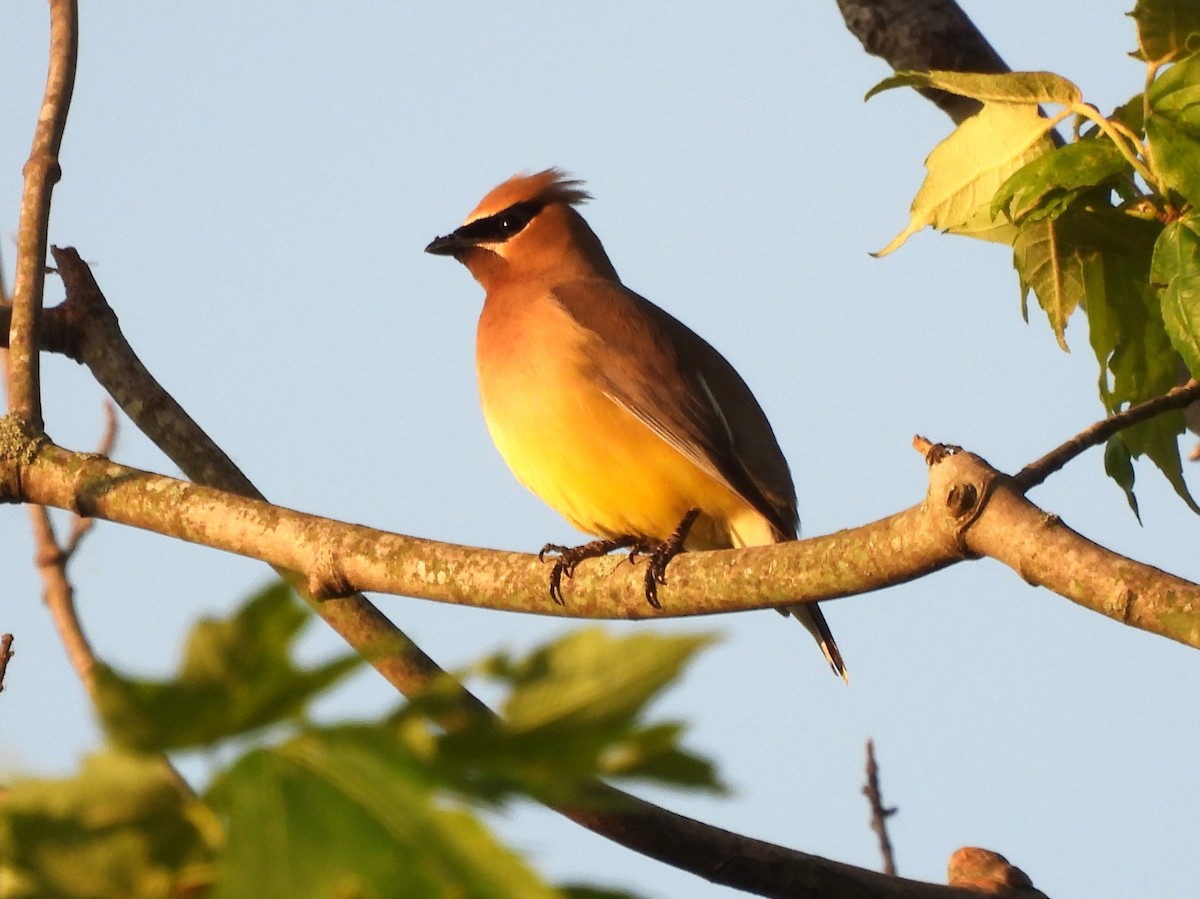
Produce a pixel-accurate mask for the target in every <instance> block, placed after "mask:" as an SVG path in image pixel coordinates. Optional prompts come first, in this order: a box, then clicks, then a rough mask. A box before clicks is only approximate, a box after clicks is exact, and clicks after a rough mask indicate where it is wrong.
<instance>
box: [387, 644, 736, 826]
mask: <svg viewBox="0 0 1200 899" xmlns="http://www.w3.org/2000/svg"><path fill="white" fill-rule="evenodd" d="M709 642H711V638H710V637H708V636H684V637H663V636H658V635H655V634H651V633H641V634H636V635H632V636H629V637H622V638H617V637H612V636H610V635H609V634H608V633H607V632H606V631H604V630H603V629H602V628H599V627H591V628H586V629H583V630H580V631H576V632H573V633H571V634H568V635H567V636H566V637H564V638H562V639H560V640H557V641H555V642H553V643H551V644H549V645H547V646H544V647H541V648H539V649H538V650H536V651H534V652H533V653H531V654H529V655H528V656H527V657H525V658H522V659H512V658H509V657H508V656H504V655H499V656H496V657H493V658H492V659H491V660H489V661H488V662H487V663H486V664H485V665H483V666H481V668H482V671H483V672H484V673H486V674H488V675H490V676H491V677H492V678H494V679H498V680H501V681H502V682H504V683H506V684H507V685H508V686H509V687H510V693H509V696H508V699H507V700H506V701H505V703H504V708H505V717H504V718H502V719H501V718H485V717H479V716H476V717H474V718H472V719H471V720H470V721H469V723H467V724H466V725H465V726H464V727H461V728H459V729H457V730H455V731H454V732H452V733H448V734H444V735H440V736H438V737H436V739H435V740H434V742H435V745H434V746H433V748H429V746H428V742H429V740H430V738H429V737H427V736H426V735H425V733H424V731H422V730H415V731H414V730H412V729H409V730H407V731H405V734H406V736H407V737H408V738H409V739H410V740H411V741H412V745H413V747H414V748H413V751H414V752H417V753H422V752H423V753H425V755H426V756H427V757H428V758H429V759H430V764H432V765H435V766H437V770H438V771H439V773H440V775H441V776H442V777H444V778H445V780H446V781H447V782H449V783H452V784H454V786H455V788H456V789H459V790H460V791H461V792H463V793H464V794H466V795H470V796H475V797H480V798H483V799H486V800H488V801H493V802H496V801H500V800H502V799H504V798H505V797H507V796H509V795H511V794H513V793H518V794H524V795H530V796H533V797H535V798H538V799H540V800H542V801H544V802H550V803H573V804H582V803H594V802H595V801H596V795H595V792H594V791H593V790H592V789H591V786H590V784H591V780H592V779H594V778H596V777H607V778H625V779H631V778H633V779H639V780H647V781H654V782H657V783H660V784H663V785H667V786H677V787H679V786H681V787H688V788H696V789H706V790H712V791H720V790H722V789H723V787H722V786H721V784H720V782H719V781H718V779H717V774H716V772H715V770H714V768H713V765H712V763H711V762H710V761H708V760H707V759H704V758H702V757H700V756H696V755H693V754H691V753H690V752H688V751H686V750H684V749H683V748H681V747H680V746H679V741H680V738H681V735H682V732H683V728H682V727H681V726H680V725H678V724H673V723H653V724H646V723H643V712H644V710H645V707H646V705H647V704H648V702H649V701H650V700H651V699H652V698H653V697H654V696H655V695H657V694H658V693H659V692H660V691H661V690H662V689H663V688H664V687H666V686H667V685H669V684H670V683H671V682H672V681H673V680H674V678H675V677H677V676H678V674H679V673H680V671H681V670H682V668H683V666H684V664H685V663H686V662H687V661H688V660H689V659H690V658H691V657H692V656H693V655H694V654H695V653H696V652H697V651H698V650H699V649H700V648H701V647H703V646H705V645H707V644H708V643H709ZM422 706H423V703H422V702H421V701H420V700H418V702H417V703H415V704H414V706H413V708H415V709H417V710H420V709H421V707H422ZM406 717H411V710H406V711H405V713H404V714H403V715H402V716H401V718H402V719H403V718H406ZM401 725H402V726H404V722H403V721H401Z"/></svg>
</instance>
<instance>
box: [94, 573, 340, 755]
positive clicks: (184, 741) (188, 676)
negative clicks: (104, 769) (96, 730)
mask: <svg viewBox="0 0 1200 899" xmlns="http://www.w3.org/2000/svg"><path fill="white" fill-rule="evenodd" d="M309 620H310V616H309V613H308V611H307V610H306V609H305V608H304V607H303V606H302V605H301V604H300V603H299V602H297V601H296V599H295V598H294V596H293V595H292V592H291V590H290V588H288V587H287V585H286V584H283V583H282V582H279V583H276V584H273V585H271V586H269V587H267V588H266V589H264V590H262V591H260V592H259V593H257V594H256V595H254V596H252V597H251V598H250V599H249V600H248V601H247V602H246V604H245V605H243V606H242V607H241V608H240V609H239V610H238V611H237V612H235V613H234V614H233V615H232V616H231V617H229V618H225V619H220V620H213V619H208V620H203V621H200V622H199V623H198V624H197V625H196V627H195V628H194V629H193V631H192V633H191V635H190V637H189V639H188V644H187V649H186V651H185V655H184V660H183V663H182V665H181V666H180V669H179V672H178V674H177V675H176V676H175V678H174V679H172V680H169V681H155V680H142V679H136V678H130V677H127V676H125V675H122V674H120V673H118V672H117V671H116V670H115V669H113V668H111V667H109V666H107V665H98V666H97V667H96V669H95V681H96V707H97V709H98V710H99V712H100V717H101V720H102V722H103V724H104V728H105V731H106V733H107V734H108V736H109V737H110V739H112V740H113V742H115V743H116V744H117V745H119V746H124V747H127V748H132V749H138V750H143V751H165V750H169V749H182V748H187V747H195V746H209V745H211V744H213V743H216V742H217V741H219V740H222V739H224V738H226V737H230V736H234V735H236V734H243V733H246V732H248V731H251V730H255V729H257V728H261V727H265V726H266V725H269V724H272V723H275V722H278V721H281V720H284V719H287V718H291V717H295V716H297V715H299V714H300V713H301V712H302V711H303V709H304V707H305V705H306V704H307V703H308V702H309V701H310V700H311V699H312V698H313V697H314V696H315V695H317V694H318V693H320V692H321V691H323V690H326V689H328V688H329V687H330V686H332V685H333V684H335V683H336V682H337V681H339V680H340V679H342V678H343V677H345V676H346V675H347V674H349V673H350V672H351V671H353V670H355V669H356V668H357V667H358V666H359V665H360V664H361V663H362V659H361V658H360V657H359V656H357V655H346V656H342V657H340V658H338V659H335V660H334V661H332V662H328V663H326V664H323V665H318V666H316V667H313V668H308V669H299V668H297V667H296V666H295V665H294V664H293V663H292V660H291V655H290V653H291V649H292V647H293V645H294V644H295V641H296V639H297V637H298V635H299V632H300V630H301V629H302V628H303V627H304V625H305V624H306V623H307V622H308V621H309Z"/></svg>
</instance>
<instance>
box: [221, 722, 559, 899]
mask: <svg viewBox="0 0 1200 899" xmlns="http://www.w3.org/2000/svg"><path fill="white" fill-rule="evenodd" d="M207 798H208V799H209V800H210V802H211V803H212V805H213V806H214V807H215V808H216V809H218V811H220V812H221V813H222V814H223V815H224V816H225V818H226V820H227V821H228V847H229V848H228V851H227V852H226V855H225V859H224V865H223V868H222V872H221V878H220V881H219V884H218V888H217V890H216V891H215V892H214V894H213V897H214V899H228V897H239V899H240V897H250V896H252V897H255V899H274V897H279V899H310V897H311V899H318V897H320V899H327V897H343V896H371V897H379V899H385V897H397V899H400V897H409V896H421V897H429V899H438V897H446V899H459V897H463V896H471V897H479V899H488V897H495V899H506V897H510V896H522V897H525V896H528V897H531V899H538V897H546V899H550V897H556V896H559V895H560V894H559V893H558V892H557V891H556V890H554V889H553V888H552V887H550V886H549V885H547V884H546V883H544V882H543V881H541V880H540V879H539V878H538V876H537V875H536V874H535V873H534V872H533V871H532V870H530V869H529V868H528V867H527V866H526V865H525V863H524V862H523V861H522V860H521V859H520V858H519V857H518V856H516V855H514V854H513V853H511V852H510V851H508V850H507V849H505V848H504V847H502V846H501V845H499V844H498V843H497V842H496V841H495V840H494V839H493V837H492V836H491V834H490V833H489V832H488V831H487V830H486V828H484V826H483V825H482V824H481V823H480V822H479V821H478V820H477V819H476V818H475V817H474V816H473V815H471V814H470V813H468V812H467V811H465V810H463V809H461V808H457V807H454V806H451V805H449V804H447V803H446V802H445V801H444V800H442V799H440V798H439V797H438V796H437V795H436V794H435V792H434V790H433V789H432V785H431V783H430V781H429V779H428V776H427V773H426V772H425V771H424V770H423V769H422V767H421V766H420V765H419V764H417V763H416V762H415V761H414V759H413V758H412V756H410V755H408V754H407V753H406V752H404V751H403V747H402V746H401V745H400V744H399V743H398V742H397V741H396V739H395V737H394V736H393V735H392V734H390V733H389V732H388V731H386V730H385V729H383V728H378V727H364V726H346V727H340V728H328V729H325V730H322V731H313V732H310V733H305V734H303V735H301V736H298V737H296V738H294V739H292V740H289V741H287V742H286V743H284V744H283V745H281V746H278V747H276V748H273V749H258V750H255V751H253V752H251V753H249V754H248V755H246V756H245V757H243V758H242V759H241V760H240V761H238V762H237V763H236V764H235V765H234V766H233V767H232V768H231V769H229V770H228V771H226V772H225V773H224V774H222V775H221V776H220V777H219V778H218V779H217V781H216V782H215V783H214V784H213V786H212V788H211V790H210V791H209V794H208V797H207Z"/></svg>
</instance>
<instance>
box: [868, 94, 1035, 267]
mask: <svg viewBox="0 0 1200 899" xmlns="http://www.w3.org/2000/svg"><path fill="white" fill-rule="evenodd" d="M1049 127H1050V123H1049V121H1048V120H1047V119H1044V118H1042V117H1041V116H1039V115H1038V114H1037V109H1036V107H1032V106H1014V105H1012V104H1004V103H989V104H987V105H985V106H984V107H983V109H982V110H981V111H980V112H979V113H978V114H977V115H973V116H971V118H969V119H967V120H966V121H965V122H963V123H962V124H961V125H959V126H958V127H957V128H956V129H955V130H954V131H953V133H951V135H950V136H949V137H947V138H946V139H945V140H944V141H942V142H941V143H940V144H938V145H937V146H936V147H935V148H934V149H933V152H932V153H930V154H929V157H928V159H926V160H925V167H926V169H928V172H929V174H928V175H927V176H926V178H925V182H924V183H923V184H922V185H921V189H920V190H919V191H918V192H917V196H916V197H915V198H914V199H913V204H912V211H911V217H910V220H909V224H908V227H906V228H905V229H904V230H903V231H901V232H900V234H898V235H897V236H896V237H895V239H893V240H892V242H891V243H889V244H888V245H887V246H886V247H884V248H883V249H882V250H880V251H879V252H878V253H876V254H875V255H877V256H886V255H887V254H888V253H891V252H892V251H894V250H895V249H897V248H898V247H900V246H901V245H902V244H903V243H904V242H905V241H906V240H907V239H908V238H909V237H910V236H911V235H913V234H915V233H916V232H917V231H920V230H921V229H922V228H924V227H926V226H931V227H934V228H940V229H943V230H947V231H952V232H954V233H956V234H965V235H968V236H970V237H976V238H980V239H985V240H996V241H1000V242H1003V243H1010V242H1011V241H1012V240H1013V239H1014V238H1015V236H1016V231H1015V229H1014V228H1013V227H1012V226H1011V225H1010V224H1008V223H1007V222H1001V223H999V224H997V223H996V222H995V221H994V219H993V216H992V211H991V205H992V198H993V197H994V196H995V195H996V191H997V190H998V189H999V188H1000V185H1001V184H1003V183H1004V182H1005V181H1006V180H1007V179H1008V177H1009V176H1010V175H1011V174H1012V173H1013V172H1015V171H1017V170H1018V169H1020V168H1021V167H1022V166H1024V165H1025V164H1026V163H1028V162H1030V161H1032V160H1034V159H1036V158H1038V157H1039V156H1042V155H1043V154H1045V153H1047V152H1048V151H1049V150H1051V149H1052V148H1053V143H1052V142H1051V141H1050V139H1049V138H1048V137H1047V132H1048V131H1049Z"/></svg>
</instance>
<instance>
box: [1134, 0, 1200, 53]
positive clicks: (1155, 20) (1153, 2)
mask: <svg viewBox="0 0 1200 899" xmlns="http://www.w3.org/2000/svg"><path fill="white" fill-rule="evenodd" d="M1130 15H1131V16H1133V18H1134V20H1135V21H1136V22H1137V31H1138V54H1137V55H1138V56H1139V57H1141V58H1142V59H1144V60H1146V61H1147V62H1163V61H1166V60H1170V59H1176V58H1178V57H1180V56H1184V55H1186V54H1188V53H1191V52H1194V51H1195V50H1196V49H1197V47H1198V46H1200V4H1197V3H1196V0H1138V2H1137V4H1136V5H1135V6H1134V8H1133V12H1131V13H1130Z"/></svg>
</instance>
